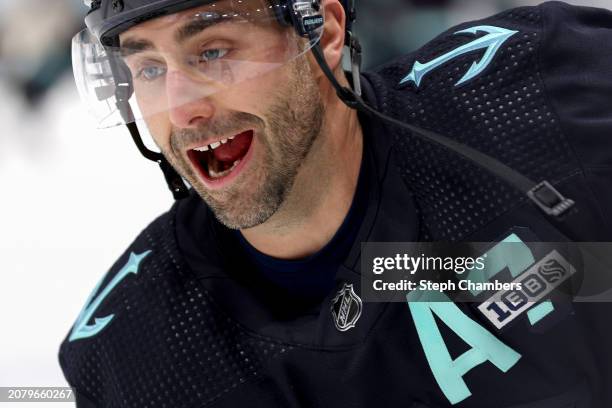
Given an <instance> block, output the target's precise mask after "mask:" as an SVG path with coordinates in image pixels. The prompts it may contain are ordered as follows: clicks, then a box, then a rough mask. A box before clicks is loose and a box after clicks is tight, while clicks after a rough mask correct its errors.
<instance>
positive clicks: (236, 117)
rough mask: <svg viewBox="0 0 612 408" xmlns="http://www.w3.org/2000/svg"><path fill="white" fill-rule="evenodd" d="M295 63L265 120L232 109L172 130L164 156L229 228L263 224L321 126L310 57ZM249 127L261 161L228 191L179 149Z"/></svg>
mask: <svg viewBox="0 0 612 408" xmlns="http://www.w3.org/2000/svg"><path fill="white" fill-rule="evenodd" d="M291 64H292V65H293V66H292V67H291V70H290V71H291V74H290V78H291V80H290V81H289V82H288V83H287V84H286V85H285V86H283V87H282V88H279V89H278V91H277V97H276V102H275V103H274V104H273V105H272V106H271V107H270V108H269V109H268V111H267V112H266V113H265V114H263V115H262V116H263V117H264V118H265V121H264V119H262V118H260V117H258V116H255V115H252V114H250V113H246V112H231V113H229V114H227V115H225V116H223V117H220V118H217V119H213V120H212V121H211V122H208V123H206V124H205V125H204V126H202V128H199V129H173V130H172V133H171V137H170V145H171V150H172V152H164V155H165V156H166V158H167V159H168V161H169V162H170V164H172V166H173V167H174V168H175V169H176V170H177V171H178V172H179V173H180V174H181V175H182V176H183V177H184V178H185V179H186V180H187V181H189V183H190V184H191V186H192V187H193V189H194V190H195V191H196V192H197V193H198V194H199V195H200V197H202V199H203V200H204V201H205V202H206V204H207V205H208V207H209V208H210V209H211V210H212V212H213V213H214V214H215V217H216V218H217V219H218V220H219V222H221V223H222V224H223V225H225V226H226V227H228V228H231V229H246V228H252V227H255V226H258V225H261V224H263V223H264V222H266V221H267V220H268V219H270V217H272V215H274V214H275V213H276V212H277V211H278V209H279V208H280V207H281V205H282V204H283V202H285V200H286V199H287V196H288V195H289V193H290V191H291V189H292V188H293V185H294V182H295V179H296V177H297V174H298V172H299V170H300V167H301V165H302V164H303V163H304V161H305V160H306V157H307V156H308V153H309V152H310V151H311V148H312V146H313V144H314V142H315V140H316V139H317V137H319V135H320V133H321V131H322V126H323V115H324V108H323V102H322V99H321V95H320V91H319V88H318V86H317V83H316V82H315V80H314V77H313V74H312V70H311V68H310V66H309V64H308V61H307V60H306V58H305V57H300V58H298V59H296V60H295V61H293V62H292V63H291ZM244 129H254V130H255V131H254V140H253V142H252V143H257V146H256V148H257V149H258V152H257V157H256V159H257V160H252V161H251V162H250V163H249V164H248V168H247V169H245V170H243V171H244V172H243V174H240V175H239V176H238V177H237V178H236V179H235V180H234V181H233V182H232V184H231V186H229V187H227V188H225V189H223V190H220V191H210V190H208V189H207V188H206V187H205V186H204V184H203V183H202V182H201V181H200V178H199V176H197V175H196V174H195V171H194V169H193V167H192V166H191V164H190V162H189V160H188V159H187V158H185V157H183V155H182V154H176V153H178V152H183V151H184V146H187V145H190V144H191V143H192V142H193V141H197V140H202V139H204V138H205V137H206V136H210V137H212V136H215V135H221V134H232V133H235V132H238V131H242V130H244ZM255 138H256V139H257V140H255ZM168 153H170V154H168Z"/></svg>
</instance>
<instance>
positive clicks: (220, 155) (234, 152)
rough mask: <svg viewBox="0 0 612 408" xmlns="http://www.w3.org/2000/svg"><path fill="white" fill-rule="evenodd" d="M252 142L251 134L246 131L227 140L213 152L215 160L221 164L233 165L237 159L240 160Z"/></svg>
mask: <svg viewBox="0 0 612 408" xmlns="http://www.w3.org/2000/svg"><path fill="white" fill-rule="evenodd" d="M252 140H253V132H251V131H248V132H244V133H240V134H239V135H236V137H235V138H234V139H232V140H229V141H228V142H227V143H226V144H224V145H221V146H219V147H217V148H216V149H215V150H213V152H214V155H215V159H217V160H219V161H221V162H229V163H233V162H235V161H236V160H238V159H241V158H242V157H243V156H244V155H245V154H246V153H247V152H248V151H249V146H251V141H252Z"/></svg>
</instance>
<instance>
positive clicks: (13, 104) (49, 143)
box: [0, 0, 612, 408]
mask: <svg viewBox="0 0 612 408" xmlns="http://www.w3.org/2000/svg"><path fill="white" fill-rule="evenodd" d="M569 2H570V3H572V4H582V5H589V6H598V7H608V8H610V7H611V5H612V4H611V3H610V0H570V1H569ZM538 3H540V2H539V1H533V0H454V1H453V0H357V8H358V22H357V30H356V31H357V32H358V34H359V36H360V38H361V40H362V43H363V45H364V50H365V51H364V52H365V61H364V65H365V66H366V67H371V66H374V65H377V64H379V63H382V62H385V61H386V60H388V59H389V58H392V57H393V56H395V55H399V54H401V53H403V52H408V51H410V50H412V49H414V48H417V47H418V46H420V45H422V44H423V43H425V42H426V41H427V40H428V39H430V38H432V37H433V36H435V35H437V34H439V33H440V32H441V31H443V30H445V29H447V28H449V27H450V26H452V25H454V24H457V23H459V22H462V21H465V20H471V19H475V18H481V17H485V16H487V15H489V14H492V13H495V12H497V11H499V10H503V9H506V8H510V7H514V6H519V5H533V4H538ZM85 12H86V8H85V6H84V5H83V4H82V1H81V0H0V186H1V190H0V191H1V192H0V274H1V275H0V276H1V277H2V280H1V281H0V386H5V387H9V386H11V387H24V386H64V385H66V384H65V381H64V378H63V375H62V373H61V371H60V369H59V365H58V363H57V349H58V346H59V344H60V342H61V340H62V339H63V337H64V336H65V335H66V333H67V332H68V330H69V328H70V327H71V325H72V323H73V321H74V319H75V318H76V316H77V314H78V312H79V310H80V309H81V307H82V306H83V303H84V302H85V299H86V298H87V296H88V295H89V293H90V291H91V290H92V288H93V287H94V285H95V284H96V283H97V281H98V280H99V279H100V277H101V276H102V274H104V273H105V272H106V270H107V268H108V267H110V265H111V264H112V263H113V262H114V261H115V260H116V258H117V257H118V256H119V255H120V254H121V253H122V252H123V251H124V250H125V248H126V246H127V245H128V244H129V243H130V242H131V241H132V239H133V238H134V237H135V236H136V235H137V233H138V232H139V231H141V230H142V229H143V228H144V227H145V226H146V225H147V224H148V223H149V222H150V221H151V220H153V219H154V218H155V217H156V216H157V215H159V214H160V213H161V212H163V211H165V210H166V209H167V208H168V207H169V206H170V205H171V203H172V200H171V197H170V194H169V192H167V191H166V187H165V183H164V181H163V178H162V175H161V172H160V171H159V169H158V168H157V166H156V165H155V164H153V163H151V162H148V161H146V160H145V159H143V158H141V157H140V155H139V153H138V152H137V150H136V148H135V147H134V146H133V145H132V142H131V140H130V138H129V134H128V133H127V130H124V129H123V128H117V129H111V130H95V124H94V122H93V120H92V119H90V118H89V116H88V114H87V112H86V110H85V109H84V108H83V107H82V106H81V104H80V101H79V98H78V95H77V93H76V89H75V86H74V84H73V80H72V74H71V71H70V55H69V53H70V38H71V36H72V35H73V34H74V33H76V32H77V31H78V30H79V29H80V27H81V25H82V17H83V16H84V14H85ZM9 405H11V404H9V403H0V407H2V406H9ZM39 405H40V404H29V403H20V404H19V407H22V408H27V407H28V406H32V407H35V406H39ZM53 406H54V407H58V408H63V407H69V406H72V404H62V403H55V404H54V405H53Z"/></svg>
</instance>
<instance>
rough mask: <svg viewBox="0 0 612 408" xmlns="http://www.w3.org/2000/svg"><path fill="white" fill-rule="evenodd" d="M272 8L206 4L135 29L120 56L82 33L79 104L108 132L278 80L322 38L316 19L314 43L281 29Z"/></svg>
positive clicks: (75, 54) (240, 1)
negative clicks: (284, 67)
mask: <svg viewBox="0 0 612 408" xmlns="http://www.w3.org/2000/svg"><path fill="white" fill-rule="evenodd" d="M275 7H278V6H272V5H270V4H269V3H268V2H267V1H263V0H233V1H227V0H226V1H220V2H214V3H209V4H206V5H204V6H201V7H196V8H193V9H189V10H186V11H182V12H179V13H176V14H172V15H167V16H163V17H159V18H156V19H153V20H149V21H146V22H144V23H141V24H139V25H137V26H134V27H132V28H130V29H129V30H127V31H125V32H124V33H122V34H121V35H120V46H119V47H115V48H113V47H108V46H103V45H102V44H100V42H99V41H98V40H97V39H96V38H95V37H94V36H93V35H92V34H90V32H89V31H88V30H83V31H81V32H80V33H78V34H77V35H76V36H75V37H74V38H73V40H72V60H73V61H72V62H73V69H74V76H75V80H76V83H77V88H78V91H79V94H80V96H81V99H82V100H83V101H84V102H85V103H86V104H87V106H88V107H89V110H90V111H91V113H92V114H93V115H94V116H95V118H96V119H97V122H98V126H99V127H100V128H107V127H112V126H117V125H121V124H126V123H129V122H134V121H137V120H140V119H145V120H146V119H148V118H150V117H152V116H155V115H166V114H168V112H169V111H171V110H173V109H180V108H182V107H185V106H187V105H189V104H191V103H195V102H197V101H198V100H201V99H202V98H223V96H224V95H229V94H230V91H234V92H235V91H236V90H237V89H239V88H236V87H237V86H245V85H247V83H248V82H249V81H257V80H258V79H260V78H261V77H262V76H266V75H268V76H269V75H274V74H273V72H272V71H274V70H275V69H277V68H279V67H280V66H282V65H284V64H286V63H287V62H289V61H291V60H293V59H295V58H297V57H298V56H300V55H302V54H304V53H305V52H306V51H308V50H309V49H310V48H311V47H312V46H313V45H314V44H315V43H316V42H317V41H318V40H319V39H320V36H321V35H322V32H323V20H322V18H319V16H318V15H316V16H315V17H314V18H309V19H308V18H307V19H306V20H305V22H306V25H308V24H310V25H311V32H312V35H311V36H310V38H304V37H301V36H299V35H298V34H297V32H296V30H295V29H294V28H293V27H286V26H281V25H280V24H279V22H278V20H277V17H276V13H277V12H278V10H275ZM302 12H303V10H302ZM307 13H308V11H307ZM313 15H314V11H313ZM302 17H308V15H307V14H306V15H302ZM311 17H312V16H311ZM268 79H270V78H268ZM125 101H127V102H125ZM128 104H129V108H127V106H128Z"/></svg>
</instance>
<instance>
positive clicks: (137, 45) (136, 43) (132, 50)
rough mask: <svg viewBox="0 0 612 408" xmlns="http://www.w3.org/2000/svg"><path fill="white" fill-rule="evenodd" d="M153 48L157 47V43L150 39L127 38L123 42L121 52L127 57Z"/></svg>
mask: <svg viewBox="0 0 612 408" xmlns="http://www.w3.org/2000/svg"><path fill="white" fill-rule="evenodd" d="M153 49H155V45H153V43H152V42H151V41H149V40H141V39H132V38H127V39H126V40H125V41H122V42H121V48H120V52H121V56H122V57H123V58H125V57H129V56H130V55H134V54H137V53H139V52H143V51H149V50H153Z"/></svg>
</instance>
